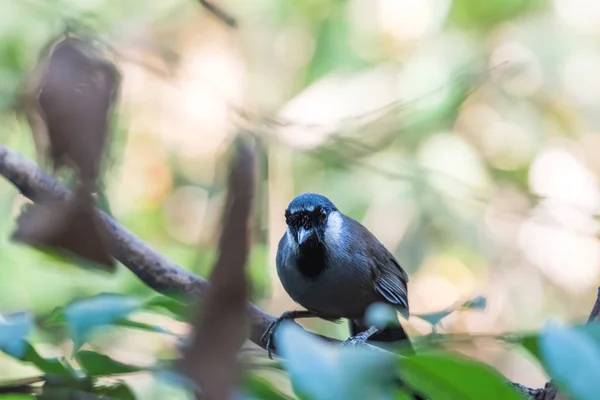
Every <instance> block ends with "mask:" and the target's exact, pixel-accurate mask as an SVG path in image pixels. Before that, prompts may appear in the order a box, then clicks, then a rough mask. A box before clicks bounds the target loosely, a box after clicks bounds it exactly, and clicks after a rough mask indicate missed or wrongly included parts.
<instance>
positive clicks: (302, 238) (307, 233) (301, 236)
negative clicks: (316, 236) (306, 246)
mask: <svg viewBox="0 0 600 400" xmlns="http://www.w3.org/2000/svg"><path fill="white" fill-rule="evenodd" d="M312 234H313V231H312V229H306V228H304V227H301V228H300V229H298V244H302V243H304V242H306V240H307V239H308V238H309V237H311V236H312Z"/></svg>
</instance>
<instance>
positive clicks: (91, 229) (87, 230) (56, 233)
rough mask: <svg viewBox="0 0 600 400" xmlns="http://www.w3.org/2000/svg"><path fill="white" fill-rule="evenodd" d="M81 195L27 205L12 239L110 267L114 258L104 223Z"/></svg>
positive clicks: (95, 264)
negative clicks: (110, 251) (64, 199)
mask: <svg viewBox="0 0 600 400" xmlns="http://www.w3.org/2000/svg"><path fill="white" fill-rule="evenodd" d="M82 196H85V194H82V195H81V196H75V197H73V198H71V199H68V200H66V201H50V202H43V201H42V202H41V203H40V204H34V205H31V206H29V207H28V208H27V210H26V211H24V212H23V213H22V214H21V215H20V216H19V218H18V219H17V230H16V232H15V233H14V234H13V236H12V238H13V240H15V241H18V242H23V243H27V244H30V245H33V246H35V247H38V248H40V249H41V250H53V249H56V250H62V251H66V252H67V253H71V254H72V255H75V256H78V257H81V258H83V260H89V261H92V262H93V266H94V267H98V268H103V269H105V270H108V271H114V268H115V262H114V259H113V258H112V257H111V256H110V254H109V253H108V250H107V248H106V238H107V237H108V234H107V232H106V227H105V226H104V223H103V222H102V221H101V219H100V216H99V215H98V212H97V211H96V209H95V208H94V206H93V201H92V199H91V198H88V199H87V200H86V199H84V198H83V197H82ZM80 264H83V265H86V263H85V262H84V263H80Z"/></svg>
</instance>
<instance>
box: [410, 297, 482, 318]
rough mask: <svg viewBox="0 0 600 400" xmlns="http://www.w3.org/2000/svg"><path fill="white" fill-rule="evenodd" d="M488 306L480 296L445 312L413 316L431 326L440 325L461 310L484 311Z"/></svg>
mask: <svg viewBox="0 0 600 400" xmlns="http://www.w3.org/2000/svg"><path fill="white" fill-rule="evenodd" d="M486 306H487V300H486V298H485V297H483V296H478V297H476V298H474V299H472V300H469V301H466V302H464V303H463V304H461V305H459V306H455V307H450V308H448V309H446V310H443V311H438V312H434V313H429V314H413V315H414V316H415V317H418V318H421V319H422V320H424V321H427V322H429V323H430V324H431V325H438V324H439V323H440V322H441V321H442V319H444V318H446V317H447V316H448V315H450V314H452V313H453V312H455V311H458V310H461V309H469V310H484V309H485V307H486Z"/></svg>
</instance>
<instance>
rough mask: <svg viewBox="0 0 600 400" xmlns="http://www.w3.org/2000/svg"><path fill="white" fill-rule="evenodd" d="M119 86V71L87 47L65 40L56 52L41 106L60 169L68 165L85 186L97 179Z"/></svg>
mask: <svg viewBox="0 0 600 400" xmlns="http://www.w3.org/2000/svg"><path fill="white" fill-rule="evenodd" d="M119 83H120V75H119V73H118V71H117V70H116V68H115V67H114V65H113V64H112V63H110V62H109V61H107V60H103V59H102V58H101V57H100V56H98V55H97V54H95V53H94V51H93V49H92V48H91V46H89V45H87V43H86V42H84V41H82V40H80V39H77V38H74V37H65V38H64V39H63V40H61V41H60V42H58V43H57V44H56V45H55V46H54V47H53V48H52V49H51V51H50V53H49V56H48V58H47V60H46V61H45V62H44V67H43V69H42V74H41V79H40V86H39V91H38V101H39V109H40V111H41V113H40V114H41V116H42V118H43V120H44V122H45V124H46V130H47V134H48V142H49V147H50V158H51V160H52V162H53V165H54V167H55V168H59V167H61V166H63V165H69V166H71V167H73V168H75V169H76V170H77V171H78V173H79V176H80V178H81V180H83V181H88V182H90V181H94V180H95V179H96V177H97V176H98V172H99V168H100V163H101V161H102V156H103V153H104V149H105V146H106V141H107V136H108V124H109V120H110V115H111V111H112V109H113V106H114V102H115V99H116V94H117V92H118V88H119ZM38 130H39V129H38Z"/></svg>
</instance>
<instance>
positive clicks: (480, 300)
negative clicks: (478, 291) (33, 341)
mask: <svg viewBox="0 0 600 400" xmlns="http://www.w3.org/2000/svg"><path fill="white" fill-rule="evenodd" d="M486 307H487V299H486V298H485V297H483V296H477V297H475V298H474V299H472V300H469V301H467V302H465V304H463V305H462V307H461V308H467V309H471V310H485V308H486Z"/></svg>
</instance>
